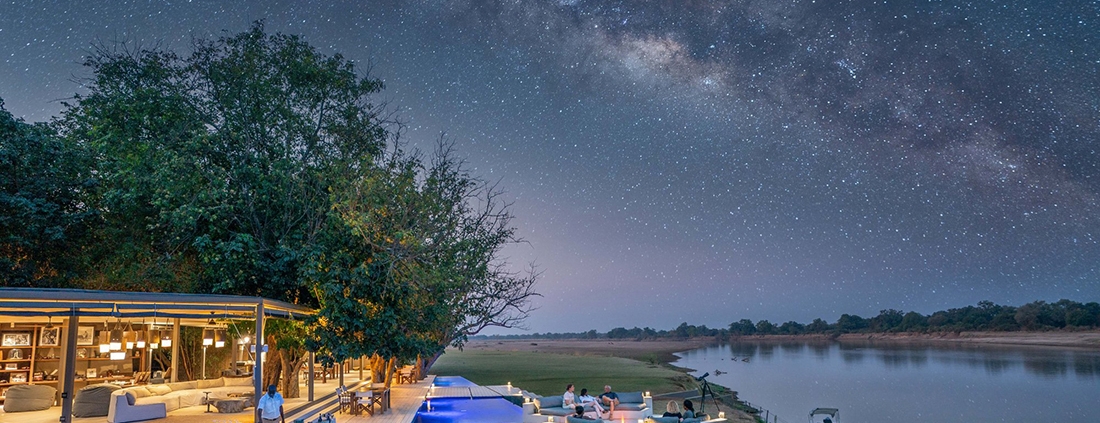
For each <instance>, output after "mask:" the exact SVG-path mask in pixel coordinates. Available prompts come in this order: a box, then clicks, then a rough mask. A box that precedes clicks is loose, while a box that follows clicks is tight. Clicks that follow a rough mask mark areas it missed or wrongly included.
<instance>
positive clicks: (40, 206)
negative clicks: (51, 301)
mask: <svg viewBox="0 0 1100 423" xmlns="http://www.w3.org/2000/svg"><path fill="white" fill-rule="evenodd" d="M89 165H90V163H89V160H88V156H87V155H86V154H85V151H84V150H83V149H81V148H79V146H75V145H71V144H69V143H67V142H66V140H64V139H62V138H60V137H58V136H57V134H56V132H55V131H54V130H53V128H51V127H49V126H47V125H44V124H33V125H32V124H28V123H26V122H23V120H22V119H17V118H15V117H14V116H12V114H11V113H9V112H8V111H7V110H6V109H4V102H3V100H0V280H2V281H4V284H5V285H7V286H36V287H44V286H66V285H67V284H68V283H69V281H70V280H71V279H72V278H73V277H74V276H76V275H77V274H78V273H79V272H80V268H81V262H80V257H79V254H78V251H79V249H80V247H81V246H82V245H83V244H84V243H85V242H86V239H85V237H86V236H87V234H88V228H89V226H91V225H92V224H93V223H94V221H95V218H96V212H95V210H93V209H90V208H88V207H87V206H86V204H85V203H84V202H83V201H82V196H83V195H84V193H86V192H87V191H88V190H89V189H91V188H93V187H94V179H92V177H91V176H90V173H91V172H90V168H89Z"/></svg>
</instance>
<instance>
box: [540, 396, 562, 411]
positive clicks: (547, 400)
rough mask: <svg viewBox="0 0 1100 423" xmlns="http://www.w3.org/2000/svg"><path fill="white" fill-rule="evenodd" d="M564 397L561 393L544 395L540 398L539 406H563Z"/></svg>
mask: <svg viewBox="0 0 1100 423" xmlns="http://www.w3.org/2000/svg"><path fill="white" fill-rule="evenodd" d="M561 406H562V398H561V395H555V396H550V397H542V398H541V399H539V408H552V407H561Z"/></svg>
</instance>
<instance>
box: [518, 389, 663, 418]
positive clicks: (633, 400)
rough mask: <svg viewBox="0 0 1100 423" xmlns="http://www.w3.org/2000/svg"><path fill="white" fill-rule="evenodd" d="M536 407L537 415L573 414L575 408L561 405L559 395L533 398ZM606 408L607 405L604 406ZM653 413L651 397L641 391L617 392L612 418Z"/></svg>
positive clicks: (588, 409)
mask: <svg viewBox="0 0 1100 423" xmlns="http://www.w3.org/2000/svg"><path fill="white" fill-rule="evenodd" d="M535 405H536V406H537V407H538V413H537V414H538V415H541V416H558V417H566V416H571V415H573V414H574V413H575V412H576V410H574V409H573V408H571V407H569V408H567V407H564V406H563V405H562V397H561V395H553V396H548V397H539V398H535ZM605 408H607V407H605ZM584 411H586V412H587V411H593V410H592V406H587V407H585V409H584ZM652 415H653V397H643V396H642V393H641V392H623V393H620V394H619V405H616V406H615V415H613V416H611V417H612V420H622V419H624V418H625V419H629V420H634V419H644V418H646V417H650V416H652Z"/></svg>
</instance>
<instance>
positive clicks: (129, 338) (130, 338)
mask: <svg viewBox="0 0 1100 423" xmlns="http://www.w3.org/2000/svg"><path fill="white" fill-rule="evenodd" d="M122 339H125V340H126V349H128V350H132V349H134V325H132V324H129V323H127V324H126V331H125V332H122Z"/></svg>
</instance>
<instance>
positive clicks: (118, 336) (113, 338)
mask: <svg viewBox="0 0 1100 423" xmlns="http://www.w3.org/2000/svg"><path fill="white" fill-rule="evenodd" d="M108 347H110V350H111V351H118V350H121V349H122V323H117V322H116V323H115V328H114V329H111V335H110V340H109V341H108Z"/></svg>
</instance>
